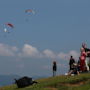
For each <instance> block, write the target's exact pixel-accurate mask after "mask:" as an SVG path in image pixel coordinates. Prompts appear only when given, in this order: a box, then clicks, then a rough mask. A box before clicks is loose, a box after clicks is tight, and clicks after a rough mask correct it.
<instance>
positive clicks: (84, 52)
mask: <svg viewBox="0 0 90 90" xmlns="http://www.w3.org/2000/svg"><path fill="white" fill-rule="evenodd" d="M89 64H90V49H89V48H87V45H86V44H85V43H82V47H81V48H80V57H79V60H78V62H76V61H75V59H74V57H73V56H70V60H69V66H70V69H69V72H68V73H67V74H66V75H75V74H77V75H79V74H80V73H82V72H89V71H90V65H89ZM52 69H53V77H54V76H55V75H56V71H57V65H56V61H53V67H52Z"/></svg>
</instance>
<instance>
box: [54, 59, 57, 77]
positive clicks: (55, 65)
mask: <svg viewBox="0 0 90 90" xmlns="http://www.w3.org/2000/svg"><path fill="white" fill-rule="evenodd" d="M56 71H57V64H56V61H53V77H54V76H56Z"/></svg>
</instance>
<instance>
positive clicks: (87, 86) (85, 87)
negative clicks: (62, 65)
mask: <svg viewBox="0 0 90 90" xmlns="http://www.w3.org/2000/svg"><path fill="white" fill-rule="evenodd" d="M36 81H37V82H38V84H34V85H32V86H29V87H26V88H20V89H18V88H17V86H16V85H15V84H14V85H10V86H5V87H1V88H0V90H90V73H86V74H81V75H78V76H65V75H60V76H56V77H49V78H43V79H39V80H36Z"/></svg>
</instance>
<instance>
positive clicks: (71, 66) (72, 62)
mask: <svg viewBox="0 0 90 90" xmlns="http://www.w3.org/2000/svg"><path fill="white" fill-rule="evenodd" d="M74 63H75V59H74V58H73V56H70V61H69V66H70V70H72V69H73V64H74Z"/></svg>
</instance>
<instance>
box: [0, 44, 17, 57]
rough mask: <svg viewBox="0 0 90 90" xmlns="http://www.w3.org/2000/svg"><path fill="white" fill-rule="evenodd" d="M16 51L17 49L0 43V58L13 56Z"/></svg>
mask: <svg viewBox="0 0 90 90" xmlns="http://www.w3.org/2000/svg"><path fill="white" fill-rule="evenodd" d="M17 51H18V48H17V47H14V46H13V47H12V46H9V45H6V44H2V43H0V56H15V53H16V52H17Z"/></svg>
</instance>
